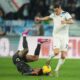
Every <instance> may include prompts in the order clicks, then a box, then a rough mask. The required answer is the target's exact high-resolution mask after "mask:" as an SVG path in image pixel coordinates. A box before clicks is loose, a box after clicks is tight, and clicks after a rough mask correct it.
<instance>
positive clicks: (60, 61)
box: [55, 58, 65, 71]
mask: <svg viewBox="0 0 80 80" xmlns="http://www.w3.org/2000/svg"><path fill="white" fill-rule="evenodd" d="M64 61H65V59H61V58H60V59H59V60H58V64H57V66H56V68H55V71H59V69H60V67H61V66H62V64H63V63H64Z"/></svg>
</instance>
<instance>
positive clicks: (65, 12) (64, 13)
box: [62, 11, 70, 15]
mask: <svg viewBox="0 0 80 80" xmlns="http://www.w3.org/2000/svg"><path fill="white" fill-rule="evenodd" d="M68 14H70V13H69V12H67V11H63V12H62V15H68Z"/></svg>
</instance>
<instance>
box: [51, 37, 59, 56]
mask: <svg viewBox="0 0 80 80" xmlns="http://www.w3.org/2000/svg"><path fill="white" fill-rule="evenodd" d="M53 41H54V42H53V54H54V57H55V56H57V55H58V54H59V53H60V39H59V38H58V37H55V38H54V40H53Z"/></svg>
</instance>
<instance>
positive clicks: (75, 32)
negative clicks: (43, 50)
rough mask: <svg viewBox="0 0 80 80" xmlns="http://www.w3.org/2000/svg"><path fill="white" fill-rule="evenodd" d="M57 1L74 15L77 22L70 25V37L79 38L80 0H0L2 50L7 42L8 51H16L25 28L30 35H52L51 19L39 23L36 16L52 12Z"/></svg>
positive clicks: (0, 47)
mask: <svg viewBox="0 0 80 80" xmlns="http://www.w3.org/2000/svg"><path fill="white" fill-rule="evenodd" d="M55 3H61V4H62V7H63V9H64V10H65V11H68V12H69V13H70V14H71V15H72V17H73V19H74V21H75V23H74V24H73V25H71V26H70V30H69V34H70V37H76V38H79V37H80V0H0V42H1V43H2V42H3V44H2V46H0V50H1V49H4V50H5V49H6V48H5V46H4V43H5V45H6V46H7V47H9V49H8V51H9V50H10V51H11V53H13V51H16V49H17V47H18V43H19V40H20V37H21V35H22V32H23V31H25V30H30V31H29V34H28V35H29V36H38V37H40V36H43V37H52V30H53V26H52V23H51V21H43V22H41V23H38V22H35V21H34V18H35V17H36V16H40V17H44V16H47V15H49V14H51V13H52V12H53V6H54V4H55ZM3 38H4V39H3ZM5 38H6V39H7V41H6V39H5ZM76 38H75V39H76ZM1 39H3V40H1ZM6 42H7V43H8V44H6ZM7 54H8V53H7ZM1 55H2V52H1Z"/></svg>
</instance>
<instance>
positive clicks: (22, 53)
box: [18, 36, 28, 57]
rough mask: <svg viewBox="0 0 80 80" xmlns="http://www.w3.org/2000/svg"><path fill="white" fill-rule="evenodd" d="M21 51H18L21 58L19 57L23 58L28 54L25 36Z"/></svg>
mask: <svg viewBox="0 0 80 80" xmlns="http://www.w3.org/2000/svg"><path fill="white" fill-rule="evenodd" d="M22 44H23V50H22V51H20V52H19V53H18V54H19V55H20V56H21V57H25V56H26V54H27V53H28V42H27V39H26V36H23V42H22Z"/></svg>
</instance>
